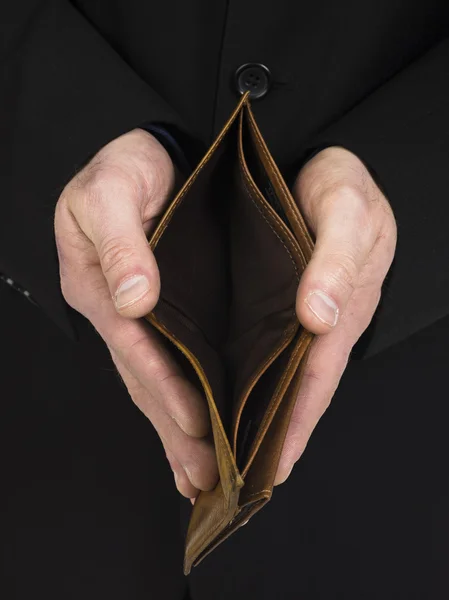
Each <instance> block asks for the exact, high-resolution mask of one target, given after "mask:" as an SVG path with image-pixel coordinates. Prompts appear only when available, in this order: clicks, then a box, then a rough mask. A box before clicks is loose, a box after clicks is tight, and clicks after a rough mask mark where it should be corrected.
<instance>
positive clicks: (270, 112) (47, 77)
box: [0, 0, 449, 356]
mask: <svg viewBox="0 0 449 600" xmlns="http://www.w3.org/2000/svg"><path fill="white" fill-rule="evenodd" d="M448 34H449V3H447V2H446V0H429V1H426V2H424V0H396V1H394V2H391V0H379V1H375V2H374V1H369V2H360V3H354V2H353V1H352V0H343V1H342V2H333V1H332V0H324V2H320V3H314V2H306V1H301V2H290V0H276V1H275V0H264V1H263V2H257V3H255V2H252V1H250V0H245V1H244V2H241V1H238V2H237V1H236V0H217V1H216V2H209V3H207V2H202V1H200V0H194V1H193V2H184V1H181V0H176V1H174V2H140V0H127V1H126V2H123V0H108V2H105V0H76V1H74V2H69V1H68V0H45V1H40V0H23V1H22V2H18V3H17V2H16V3H14V2H11V1H8V2H6V3H5V4H4V6H3V7H2V19H1V25H0V36H1V39H2V47H1V49H0V62H1V64H2V88H1V93H0V129H1V131H2V135H1V137H0V165H1V167H0V173H1V183H2V188H1V189H2V199H3V201H2V216H1V219H0V271H2V272H3V273H5V274H6V276H8V277H11V278H12V279H13V280H14V281H17V282H18V284H20V285H21V286H22V287H24V288H25V289H27V290H29V292H30V293H31V295H32V296H33V297H34V298H35V299H36V301H37V302H38V303H39V304H40V306H41V307H42V309H43V310H44V311H46V313H47V314H49V315H51V317H52V318H53V319H54V320H55V321H56V322H57V323H58V325H59V326H60V327H62V328H63V329H64V330H65V331H66V332H67V333H69V334H73V328H72V327H71V324H70V318H69V313H68V311H67V308H66V306H65V304H64V303H63V300H62V297H61V294H60V291H59V286H58V267H57V259H56V252H55V248H54V240H53V233H52V220H53V211H54V205H55V203H56V200H57V198H58V195H59V193H60V191H61V189H62V188H63V186H64V185H65V184H66V183H67V182H68V181H69V180H70V178H71V177H72V176H73V174H74V173H75V172H76V171H77V169H79V168H81V167H82V166H83V165H84V164H85V162H86V161H87V160H88V159H89V157H90V156H91V155H92V154H93V153H94V152H95V151H97V150H98V149H99V148H100V147H101V146H103V145H104V144H105V143H106V142H108V141H110V140H111V139H113V138H115V137H117V136H118V135H120V134H121V133H124V132H125V131H127V130H129V129H132V128H133V127H136V126H138V125H139V124H141V123H144V122H153V123H163V124H164V125H165V126H166V127H168V128H170V131H171V132H174V133H175V132H178V131H179V140H182V141H181V144H182V145H183V147H184V150H185V152H186V155H187V158H188V159H189V162H190V163H192V164H194V163H195V161H196V160H197V159H198V157H199V154H201V152H200V150H201V149H202V150H204V149H205V148H206V146H207V145H208V144H209V143H210V141H211V140H212V138H213V136H214V135H215V134H216V133H217V132H218V131H219V129H220V128H221V126H222V125H223V122H224V121H225V119H226V118H227V117H228V116H229V114H230V112H231V110H232V108H233V107H234V105H235V103H236V100H237V98H238V94H237V90H236V88H235V80H234V74H235V72H236V70H237V69H238V67H239V66H241V65H242V64H245V63H249V62H258V63H262V64H264V65H266V66H267V67H268V68H269V69H270V72H271V75H272V85H271V88H270V91H269V92H268V93H267V95H266V96H265V97H264V98H262V99H261V100H259V101H258V102H257V103H256V104H255V106H254V109H255V112H256V117H257V120H258V122H259V123H260V126H261V128H262V130H263V133H264V135H265V136H266V138H267V140H268V143H269V146H270V149H271V150H272V152H273V154H274V156H275V158H276V160H277V161H278V162H279V163H280V165H281V167H282V169H283V170H286V171H287V170H288V168H289V167H291V165H292V164H296V165H298V168H299V166H300V165H301V162H302V160H303V159H304V157H305V156H307V153H308V152H309V151H310V149H313V148H314V147H316V146H320V145H322V144H323V143H324V144H326V143H329V144H340V145H343V146H346V147H348V148H349V149H351V150H353V151H354V152H356V153H357V154H360V156H361V157H362V158H363V160H365V161H366V163H367V164H368V165H370V167H371V168H372V169H373V170H374V171H375V172H376V173H378V175H379V178H380V180H381V181H383V182H384V183H385V186H386V190H387V192H388V196H389V199H390V201H391V204H392V206H393V208H394V210H395V212H396V214H397V216H398V222H399V247H398V254H397V258H396V261H395V267H394V269H393V271H392V274H391V278H390V281H389V285H388V288H387V289H386V293H385V296H386V299H385V306H384V307H383V308H382V310H380V311H379V312H378V315H377V318H376V326H375V329H373V330H372V331H371V333H370V335H369V336H367V337H366V339H365V346H364V352H365V354H366V355H367V356H368V355H372V354H374V353H376V352H379V351H381V350H382V349H383V348H386V347H388V346H390V345H391V344H393V343H395V342H397V341H398V340H400V339H403V338H405V337H406V336H407V335H408V334H410V333H412V332H414V331H417V330H418V329H419V328H421V327H423V326H425V325H427V324H430V323H431V322H433V321H435V320H436V319H438V318H441V317H442V316H443V315H444V314H446V313H447V312H448V311H449V279H448V275H447V273H448V270H447V268H446V266H447V263H448V258H449V257H448V252H449V250H448V245H447V244H446V243H445V239H446V223H447V220H448V212H447V203H446V202H445V201H444V198H445V195H446V188H447V185H446V173H445V165H446V164H447V160H448V154H447V153H448V150H447V149H448V147H449V146H448V135H449V134H448V132H449V87H448V78H447V72H448V68H449V64H448V62H449V60H448V44H447V41H444V40H445V39H447V36H448ZM31 257H32V259H31ZM416 282H420V283H419V285H416Z"/></svg>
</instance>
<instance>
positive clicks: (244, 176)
mask: <svg viewBox="0 0 449 600" xmlns="http://www.w3.org/2000/svg"><path fill="white" fill-rule="evenodd" d="M239 162H240V166H241V168H242V171H241V172H242V176H243V181H242V183H243V187H244V188H245V190H246V192H247V194H248V196H249V197H250V199H251V202H252V203H253V204H254V206H255V207H256V208H257V211H258V212H259V214H260V215H261V217H262V218H263V220H264V221H265V222H266V223H268V226H269V227H270V229H271V231H272V232H273V233H274V235H275V236H276V237H277V238H278V240H279V241H280V242H281V244H282V245H283V246H284V248H285V250H286V251H287V254H288V255H289V257H290V260H291V261H292V264H293V268H294V269H295V273H296V279H297V281H298V283H299V279H300V276H299V271H298V266H297V264H296V261H295V259H294V258H293V255H292V253H291V252H290V250H289V249H288V247H287V244H286V243H285V240H283V239H282V238H281V236H280V235H279V234H278V232H277V231H276V229H275V228H274V227H273V225H272V224H271V223H270V221H269V220H268V217H267V216H266V213H267V212H268V211H267V209H266V207H265V206H264V205H263V204H262V206H259V204H258V203H257V202H256V200H255V199H254V198H253V195H252V194H251V192H250V190H249V189H248V188H247V186H246V183H248V184H249V186H250V187H251V189H252V191H253V192H254V194H255V195H256V196H258V195H259V193H260V192H258V190H257V188H256V187H255V185H254V183H253V182H252V181H251V179H250V178H249V177H248V174H247V173H246V167H245V165H244V163H243V160H242V157H241V154H240V152H239ZM262 211H263V212H262Z"/></svg>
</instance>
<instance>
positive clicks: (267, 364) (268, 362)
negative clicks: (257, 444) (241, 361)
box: [232, 312, 296, 454]
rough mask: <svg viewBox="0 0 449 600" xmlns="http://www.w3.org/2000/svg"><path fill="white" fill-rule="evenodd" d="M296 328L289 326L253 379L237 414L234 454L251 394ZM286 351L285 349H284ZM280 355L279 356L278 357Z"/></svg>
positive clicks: (233, 441)
mask: <svg viewBox="0 0 449 600" xmlns="http://www.w3.org/2000/svg"><path fill="white" fill-rule="evenodd" d="M293 314H294V312H292V315H293ZM295 328H296V323H295V324H289V325H288V326H287V327H286V328H285V330H284V332H283V334H282V337H281V341H280V342H279V344H278V346H277V347H276V349H275V350H274V351H273V352H272V353H271V354H270V356H268V357H267V359H266V360H265V361H264V363H263V365H262V368H261V373H260V371H259V376H258V377H257V378H254V377H253V382H252V384H251V386H250V388H249V390H248V392H247V394H246V397H245V402H244V403H243V405H242V406H241V407H240V409H239V412H238V414H237V417H238V419H236V423H235V425H234V435H233V440H232V443H233V451H234V454H235V453H236V451H237V434H238V429H239V425H240V420H241V417H242V414H243V411H244V409H245V406H246V403H247V401H248V398H249V395H250V394H251V392H252V391H253V389H254V387H255V386H256V385H257V383H258V381H259V380H260V378H261V377H262V375H263V374H264V373H265V372H266V371H267V369H268V368H269V367H270V366H271V365H272V364H273V362H274V360H275V359H276V358H277V357H278V356H279V354H280V352H282V349H283V348H282V346H283V345H284V342H285V340H286V339H288V338H289V337H290V336H291V334H292V333H294V331H293V330H294V329H295ZM284 350H285V348H284ZM276 355H278V356H276Z"/></svg>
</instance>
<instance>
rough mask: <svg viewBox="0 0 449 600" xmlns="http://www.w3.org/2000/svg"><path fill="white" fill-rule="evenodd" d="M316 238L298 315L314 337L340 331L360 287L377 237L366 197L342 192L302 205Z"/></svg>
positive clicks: (350, 190)
mask: <svg viewBox="0 0 449 600" xmlns="http://www.w3.org/2000/svg"><path fill="white" fill-rule="evenodd" d="M303 203H304V206H306V208H307V211H308V219H309V221H310V222H311V223H312V224H313V226H314V229H315V233H316V245H315V249H314V252H313V256H312V259H311V261H310V263H309V264H308V266H307V268H306V269H305V271H304V273H303V275H302V278H301V282H300V285H299V288H298V294H297V305H296V307H297V314H298V318H299V320H300V321H301V323H302V324H303V325H304V326H305V327H306V328H307V329H308V330H309V331H312V332H313V333H316V334H323V333H328V332H329V331H331V330H332V328H333V327H335V326H336V324H337V322H338V321H339V319H341V316H342V314H343V312H344V310H345V308H346V306H347V304H348V302H349V300H350V298H351V295H352V293H353V291H354V289H355V288H356V286H357V285H358V282H359V277H360V274H361V272H362V270H363V268H364V265H365V263H366V261H367V259H368V257H369V254H370V252H371V250H372V248H373V245H374V243H375V240H376V236H377V234H378V227H377V222H376V219H375V216H373V211H372V210H371V209H370V207H369V202H368V200H367V199H366V198H365V196H364V194H363V193H361V192H360V191H358V190H356V189H353V188H350V187H346V188H345V187H340V188H338V189H336V190H334V191H332V192H331V193H329V192H327V193H326V195H323V197H320V198H314V199H313V201H310V199H307V198H304V199H303Z"/></svg>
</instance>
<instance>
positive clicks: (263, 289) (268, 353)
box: [146, 93, 313, 574]
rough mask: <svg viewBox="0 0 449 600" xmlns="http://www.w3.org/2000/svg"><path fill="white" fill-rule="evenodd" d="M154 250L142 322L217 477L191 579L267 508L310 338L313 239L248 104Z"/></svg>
mask: <svg viewBox="0 0 449 600" xmlns="http://www.w3.org/2000/svg"><path fill="white" fill-rule="evenodd" d="M150 246H151V248H152V250H153V251H154V253H155V256H156V259H157V262H158V265H159V269H160V274H161V295H160V299H159V302H158V304H157V306H156V307H155V309H154V311H153V312H152V313H151V314H149V315H148V316H147V317H146V318H147V320H148V321H149V322H150V323H151V324H152V325H153V327H155V328H156V329H157V330H158V331H159V332H161V333H162V334H163V335H164V336H165V337H166V338H167V339H168V340H170V341H171V342H172V349H173V353H174V354H175V355H177V356H178V358H179V359H180V360H182V361H183V364H187V368H188V369H190V370H191V371H192V372H191V373H190V376H191V377H194V379H195V380H196V382H197V384H198V387H199V388H200V389H202V391H203V392H204V396H205V399H206V401H207V403H208V407H209V412H210V419H211V425H212V432H213V439H214V445H215V451H216V456H217V462H218V469H219V475H220V480H219V483H218V485H217V486H216V488H215V489H214V490H212V491H210V492H201V493H200V495H199V496H198V498H197V500H196V502H195V505H194V507H193V511H192V516H191V521H190V524H189V529H188V533H187V540H186V550H185V564H184V571H185V573H186V574H188V573H189V572H190V569H191V567H192V565H197V564H198V563H199V562H200V561H201V560H202V559H203V558H204V557H205V556H206V555H207V554H208V553H209V552H211V551H212V550H213V549H214V548H215V547H216V546H217V545H218V544H220V543H221V542H222V541H223V540H225V539H226V538H227V537H228V536H229V535H231V534H232V533H233V532H234V531H235V530H236V529H237V528H239V527H240V526H241V525H242V524H244V523H246V521H247V520H248V519H249V518H250V517H252V515H253V514H255V513H256V512H257V511H258V510H260V509H261V508H262V507H263V506H264V505H265V504H266V502H268V501H269V500H270V498H271V495H272V491H273V482H274V478H275V475H276V471H277V467H278V463H279V458H280V454H281V451H282V446H283V443H284V439H285V434H286V431H287V427H288V423H289V420H290V415H291V411H292V409H293V406H294V403H295V399H296V397H297V393H298V387H299V386H300V384H301V376H302V373H303V367H304V364H305V361H306V357H307V351H308V348H309V346H310V342H311V340H312V338H313V336H312V334H311V333H310V332H308V331H306V330H304V329H303V328H302V327H301V326H300V324H299V322H298V319H297V317H296V313H295V301H296V291H297V288H298V283H299V280H300V277H301V274H302V272H303V271H304V268H305V266H306V264H307V263H308V261H309V260H310V257H311V254H312V250H313V239H312V236H311V235H310V233H309V231H308V230H307V227H306V225H305V222H304V219H303V218H302V216H301V214H300V211H299V209H298V207H297V204H296V202H295V201H294V199H293V197H292V196H291V194H290V192H289V190H288V188H287V185H286V184H285V182H284V180H283V178H282V175H281V173H280V171H279V169H278V168H277V166H276V164H275V162H274V160H273V158H272V156H271V155H270V153H269V151H268V148H267V146H266V144H265V142H264V139H263V137H262V134H261V132H260V130H259V128H258V126H257V123H256V121H255V118H254V115H253V113H252V111H251V106H250V100H249V93H246V94H245V95H244V96H243V97H242V99H241V100H240V102H239V103H238V105H237V107H236V109H235V110H234V112H233V113H232V115H231V117H230V118H229V120H228V121H227V123H226V124H225V126H224V128H223V130H222V131H221V133H220V134H219V135H218V137H217V139H216V140H215V142H214V143H213V144H212V146H211V147H210V149H209V151H208V152H207V153H206V155H205V157H204V158H203V160H202V161H201V162H200V164H199V165H198V167H197V168H196V169H195V171H194V172H193V173H192V175H191V176H190V177H189V179H188V181H187V182H186V183H185V184H184V186H183V187H182V189H181V190H180V191H179V192H178V193H177V194H176V197H175V198H174V200H173V201H172V203H171V204H170V206H169V207H168V209H167V211H166V212H165V214H164V215H163V217H162V219H161V221H160V223H159V225H158V227H157V229H156V231H155V232H154V234H153V236H152V238H151V240H150ZM186 358H187V361H186V360H185V359H186Z"/></svg>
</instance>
